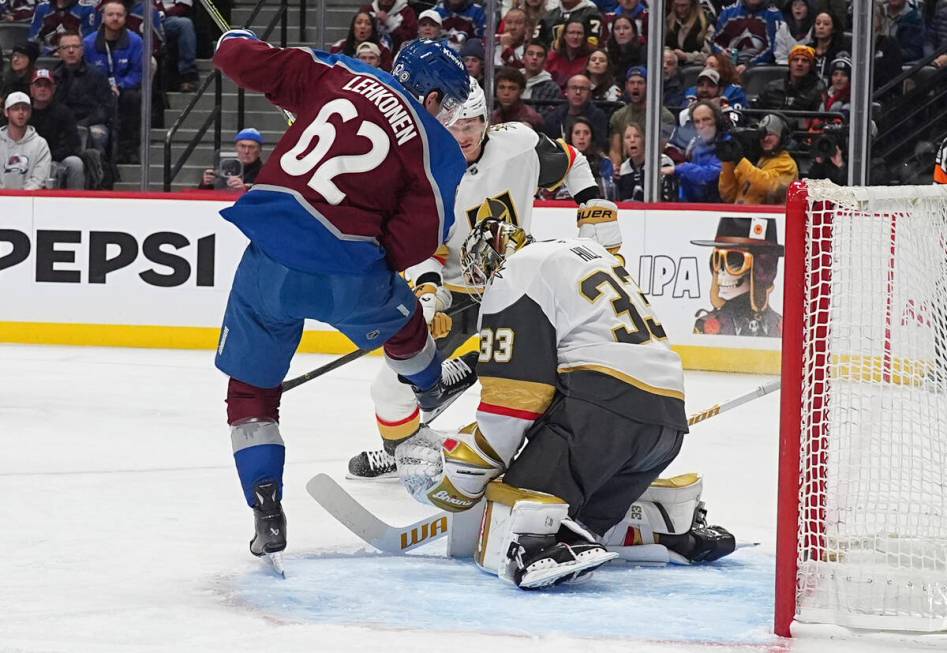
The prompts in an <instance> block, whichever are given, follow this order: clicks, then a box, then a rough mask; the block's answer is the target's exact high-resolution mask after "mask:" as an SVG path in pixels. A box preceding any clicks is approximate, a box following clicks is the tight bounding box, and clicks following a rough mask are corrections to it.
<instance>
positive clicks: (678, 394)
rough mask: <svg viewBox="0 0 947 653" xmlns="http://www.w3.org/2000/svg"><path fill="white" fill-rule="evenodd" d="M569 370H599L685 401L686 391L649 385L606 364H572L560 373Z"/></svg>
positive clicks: (660, 394) (649, 391) (661, 394)
mask: <svg viewBox="0 0 947 653" xmlns="http://www.w3.org/2000/svg"><path fill="white" fill-rule="evenodd" d="M569 372H598V373H599V374H604V375H606V376H610V377H612V378H613V379H618V380H619V381H622V382H623V383H627V384H628V385H630V386H633V387H635V388H638V389H639V390H643V391H644V392H647V393H650V394H653V395H658V396H659V397H670V398H672V399H680V400H681V401H684V393H683V392H680V391H678V390H670V389H668V388H658V387H656V386H653V385H649V384H647V383H645V382H644V381H642V380H641V379H636V378H635V377H633V376H631V375H630V374H628V373H627V372H622V371H620V370H616V369H613V368H611V367H605V366H604V365H596V364H594V363H584V364H580V365H570V366H568V367H560V368H559V373H560V374H568V373H569Z"/></svg>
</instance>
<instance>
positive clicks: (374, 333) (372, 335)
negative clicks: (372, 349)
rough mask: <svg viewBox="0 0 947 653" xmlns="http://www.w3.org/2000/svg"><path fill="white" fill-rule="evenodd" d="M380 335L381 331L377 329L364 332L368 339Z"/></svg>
mask: <svg viewBox="0 0 947 653" xmlns="http://www.w3.org/2000/svg"><path fill="white" fill-rule="evenodd" d="M380 335H381V331H379V330H378V329H372V330H371V331H369V332H368V333H366V334H365V337H366V338H368V339H369V340H374V339H375V338H377V337H378V336H380Z"/></svg>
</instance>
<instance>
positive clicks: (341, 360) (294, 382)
mask: <svg viewBox="0 0 947 653" xmlns="http://www.w3.org/2000/svg"><path fill="white" fill-rule="evenodd" d="M471 306H479V304H476V303H474V304H466V305H464V306H457V307H455V308H454V309H453V310H450V311H447V315H448V316H449V317H451V318H453V317H456V316H457V315H460V314H461V313H463V312H464V311H465V310H467V309H468V308H470V307H471ZM376 349H379V348H378V347H376V348H375V349H356V350H355V351H350V352H349V353H347V354H345V355H344V356H340V357H338V358H336V359H335V360H333V361H329V362H328V363H326V364H325V365H323V366H322V367H317V368H316V369H314V370H310V371H309V372H306V373H305V374H300V375H299V376H297V377H294V378H292V379H290V380H289V381H283V392H286V391H287V390H292V389H293V388H295V387H296V386H298V385H302V384H303V383H306V382H307V381H312V380H313V379H316V378H319V377H320V376H322V375H323V374H328V373H329V372H331V371H332V370H334V369H338V368H340V367H342V366H343V365H345V364H346V363H351V362H352V361H354V360H357V359H359V358H361V357H362V356H364V355H365V354H370V353H372V352H373V351H375V350H376Z"/></svg>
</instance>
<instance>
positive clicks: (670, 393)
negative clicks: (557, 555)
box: [477, 239, 687, 464]
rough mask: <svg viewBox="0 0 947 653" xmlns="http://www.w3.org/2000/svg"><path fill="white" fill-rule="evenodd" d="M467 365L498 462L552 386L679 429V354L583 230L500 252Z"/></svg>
mask: <svg viewBox="0 0 947 653" xmlns="http://www.w3.org/2000/svg"><path fill="white" fill-rule="evenodd" d="M477 373H478V375H479V378H480V383H481V385H482V386H483V390H482V393H481V403H480V406H479V408H478V409H477V422H478V423H479V425H480V428H481V430H482V431H483V432H484V434H485V435H486V436H487V438H488V440H489V442H490V444H491V445H492V446H494V447H495V449H496V450H497V453H498V454H499V455H500V456H502V457H503V458H504V462H505V463H507V464H508V463H509V457H511V456H512V455H513V453H515V451H516V449H517V448H518V446H519V444H520V443H521V440H522V435H523V432H524V431H525V430H526V429H527V428H528V427H529V425H530V424H532V422H533V421H534V420H535V419H538V418H539V417H540V416H541V415H542V414H543V413H544V412H545V411H546V409H547V408H548V407H549V404H550V403H551V402H552V400H553V398H554V396H555V395H556V393H557V392H559V393H563V394H566V395H568V396H572V397H577V398H580V399H583V400H586V401H588V402H589V403H592V404H595V405H597V406H600V407H601V408H603V409H605V410H609V411H611V412H614V413H618V414H620V415H622V416H625V417H627V418H629V419H632V420H635V421H638V422H643V423H647V424H660V425H664V426H668V427H671V428H674V429H677V430H679V431H682V432H686V431H687V418H686V416H685V414H684V372H683V369H682V366H681V360H680V358H679V357H678V355H677V354H676V353H675V352H673V351H672V350H671V348H670V347H669V346H668V343H667V338H666V336H665V333H664V329H663V327H662V326H661V323H660V321H659V320H658V318H657V316H656V315H655V314H654V311H653V310H652V309H651V306H650V304H649V303H648V301H647V299H646V298H645V296H644V294H643V293H642V292H641V291H640V290H639V289H638V286H637V285H636V284H635V282H634V281H633V280H632V279H631V277H630V275H629V274H628V272H627V271H625V269H624V268H623V267H622V266H621V265H620V264H619V262H618V260H617V259H615V258H614V257H613V256H612V255H611V254H609V253H608V252H607V251H606V250H605V249H604V248H603V247H602V246H601V245H599V244H598V243H596V242H594V241H591V240H586V239H581V240H579V239H575V240H549V241H541V242H535V243H531V244H529V245H527V246H525V247H524V248H522V249H520V250H519V251H517V252H516V253H514V254H512V255H511V256H510V257H509V258H507V260H506V263H505V264H504V265H503V267H502V268H501V269H500V270H499V271H498V272H497V274H496V275H495V276H494V278H493V280H492V281H491V283H490V285H489V286H488V287H487V289H486V292H485V293H484V296H483V305H482V307H481V310H480V360H479V363H478V365H477ZM616 381H618V382H619V383H616Z"/></svg>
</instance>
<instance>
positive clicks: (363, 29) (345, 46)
mask: <svg viewBox="0 0 947 653" xmlns="http://www.w3.org/2000/svg"><path fill="white" fill-rule="evenodd" d="M366 42H368V43H374V44H375V45H377V46H378V49H379V50H381V66H379V68H381V69H382V70H391V50H390V49H389V48H388V47H387V46H386V45H385V43H383V42H382V37H381V35H380V34H379V33H378V28H377V27H376V25H375V20H374V19H373V18H372V15H371V14H370V13H368V12H367V11H359V12H356V14H355V15H354V16H353V17H352V22H351V23H350V24H349V33H348V35H347V36H346V37H345V38H344V39H341V40H339V41H336V42H335V43H333V44H332V46H331V47H330V48H329V52H331V53H333V54H335V53H341V54H344V55H346V56H349V57H353V58H354V57H355V50H356V48H358V46H359V45H361V44H362V43H366Z"/></svg>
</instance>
